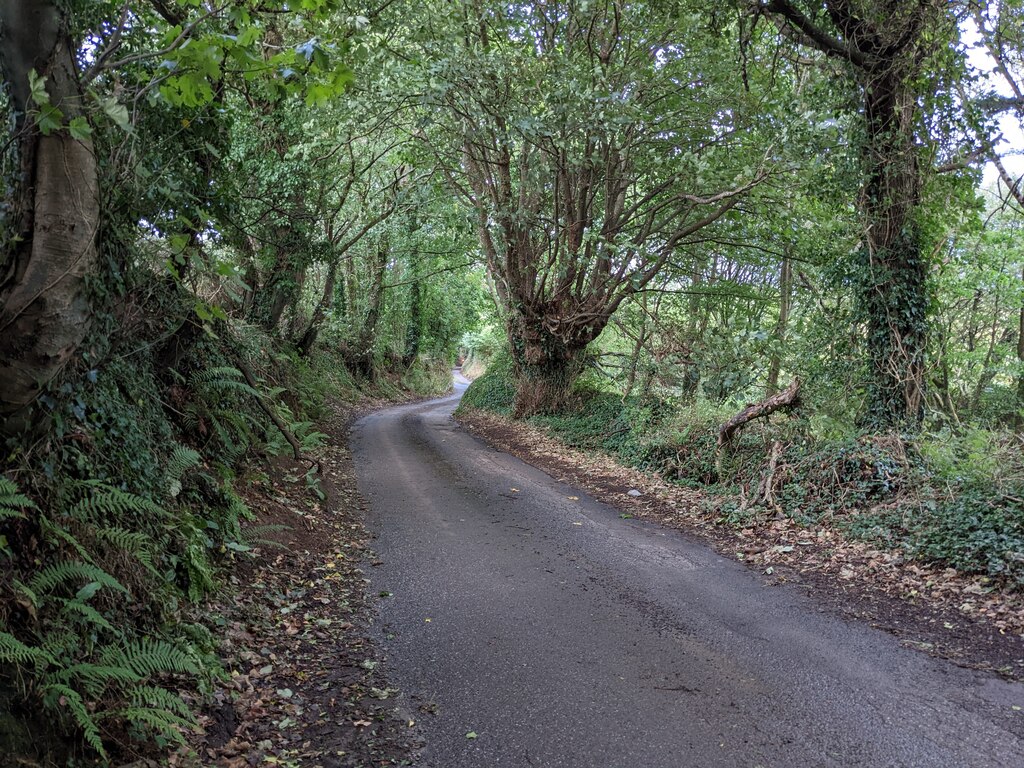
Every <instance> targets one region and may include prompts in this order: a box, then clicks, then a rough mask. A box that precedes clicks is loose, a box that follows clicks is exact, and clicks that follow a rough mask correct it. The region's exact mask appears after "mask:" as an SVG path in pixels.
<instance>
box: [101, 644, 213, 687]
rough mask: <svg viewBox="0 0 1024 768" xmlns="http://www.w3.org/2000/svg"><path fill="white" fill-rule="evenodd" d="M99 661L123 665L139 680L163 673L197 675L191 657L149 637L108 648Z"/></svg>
mask: <svg viewBox="0 0 1024 768" xmlns="http://www.w3.org/2000/svg"><path fill="white" fill-rule="evenodd" d="M101 658H102V659H103V661H104V663H106V664H108V665H110V666H126V667H128V668H129V669H131V670H132V671H133V672H135V673H136V674H138V675H139V676H140V677H142V678H148V677H152V676H153V675H157V674H160V673H163V672H177V673H179V674H187V675H198V674H199V667H198V665H197V664H196V662H195V659H193V658H192V656H191V655H189V654H188V653H186V652H185V651H183V650H181V649H180V648H179V647H177V646H176V645H172V644H171V643H168V642H165V641H163V640H156V639H154V638H151V637H143V638H141V639H139V640H134V641H131V642H128V643H125V644H124V645H122V646H120V647H114V648H108V649H107V650H105V651H104V652H103V653H102V654H101Z"/></svg>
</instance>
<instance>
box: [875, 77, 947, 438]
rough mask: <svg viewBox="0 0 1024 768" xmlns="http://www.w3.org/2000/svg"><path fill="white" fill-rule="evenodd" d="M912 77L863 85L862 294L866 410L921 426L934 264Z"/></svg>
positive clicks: (887, 421)
mask: <svg viewBox="0 0 1024 768" xmlns="http://www.w3.org/2000/svg"><path fill="white" fill-rule="evenodd" d="M894 70H895V71H894ZM908 80H909V75H908V74H906V73H903V72H900V71H899V70H898V69H896V68H889V69H886V70H885V71H883V72H881V73H880V74H878V75H874V76H870V77H869V78H868V81H867V82H866V83H865V86H864V93H865V104H864V106H865V120H866V126H867V141H866V142H865V146H864V151H863V154H864V163H865V166H866V168H865V172H866V174H867V178H866V182H865V185H864V188H863V190H862V193H861V194H862V199H861V207H862V210H863V215H864V221H865V233H864V245H863V247H862V248H861V250H860V253H859V258H860V264H859V265H858V266H859V273H860V277H861V284H860V286H859V300H860V308H861V312H862V314H863V318H864V322H865V324H866V327H867V352H868V365H869V369H870V370H869V381H868V389H867V395H868V401H867V412H866V414H865V416H866V420H867V421H868V423H870V424H871V425H872V426H875V427H881V428H887V427H899V426H905V427H911V428H913V427H916V426H917V425H919V424H920V423H921V419H922V417H923V415H924V404H925V375H924V372H925V347H926V344H927V335H928V310H929V295H928V267H927V262H926V253H925V248H924V243H923V242H922V239H921V234H920V228H919V226H918V223H917V222H916V221H915V218H914V217H915V209H916V208H917V206H918V205H919V203H920V198H921V175H920V172H919V169H918V166H917V150H916V147H915V146H914V118H915V109H916V100H915V98H914V94H913V93H912V91H911V90H910V88H909V87H908V83H907V81H908Z"/></svg>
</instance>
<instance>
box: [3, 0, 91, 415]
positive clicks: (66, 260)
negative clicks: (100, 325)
mask: <svg viewBox="0 0 1024 768" xmlns="http://www.w3.org/2000/svg"><path fill="white" fill-rule="evenodd" d="M0 24H2V38H0V59H2V68H3V76H4V80H5V82H6V83H8V84H9V92H10V98H11V103H12V106H13V108H14V111H15V113H16V115H17V125H16V131H17V151H18V153H19V159H20V163H21V177H20V178H19V179H17V180H16V182H15V184H14V192H13V195H12V196H10V197H9V198H8V201H7V202H8V204H9V207H10V210H11V212H12V213H11V215H12V219H13V220H11V221H8V222H7V224H6V228H7V230H8V232H9V233H11V234H14V235H15V237H11V238H10V239H9V240H8V241H7V246H8V247H7V248H6V252H5V253H3V254H2V256H0V259H2V262H0V422H2V427H0V428H2V431H3V432H5V433H8V434H9V433H12V432H17V431H20V430H22V429H24V428H26V427H27V425H28V423H29V421H30V418H31V414H30V410H31V408H30V406H31V405H32V403H33V402H34V401H35V400H36V398H37V397H38V396H39V394H40V393H41V392H42V391H43V389H44V388H45V386H46V385H47V383H49V382H50V381H51V380H52V379H53V378H54V377H55V376H57V374H58V373H60V371H61V370H62V369H63V368H64V366H65V365H67V363H68V362H69V361H70V360H71V359H72V358H73V357H74V355H75V353H76V352H77V351H78V349H79V346H80V345H81V343H82V341H83V339H84V338H85V335H86V333H87V332H88V329H89V325H90V321H91V319H92V307H91V305H90V300H89V296H88V292H87V286H86V281H87V278H88V277H89V276H90V275H91V274H92V273H93V272H94V271H95V268H96V263H97V254H98V250H97V232H98V230H99V219H100V204H99V178H98V170H97V163H96V156H95V152H94V149H93V145H92V142H91V141H90V140H89V139H75V138H72V137H71V135H70V133H69V132H68V131H67V130H66V129H65V128H61V129H60V130H55V131H53V132H51V133H50V134H49V135H42V134H41V132H40V131H39V130H38V128H37V127H36V126H35V124H34V122H33V120H32V118H31V117H30V116H28V114H27V113H28V112H29V110H30V109H31V108H32V105H31V104H30V102H29V87H28V77H29V71H30V70H33V69H34V70H35V71H36V72H37V73H38V74H39V75H41V76H43V77H45V79H46V90H47V93H48V94H49V98H50V102H51V104H53V106H54V107H56V108H57V109H59V110H60V111H61V112H62V114H63V122H64V124H65V125H66V124H67V122H68V121H69V120H71V119H72V118H74V117H78V116H81V115H82V114H83V108H82V93H81V89H80V87H79V81H78V70H77V66H76V63H75V45H74V41H73V40H72V39H71V38H70V36H69V34H68V32H67V30H66V26H65V24H64V20H63V19H62V17H61V12H60V10H59V8H58V4H57V3H56V2H50V1H47V0H34V1H33V2H23V1H22V0H4V2H2V3H0Z"/></svg>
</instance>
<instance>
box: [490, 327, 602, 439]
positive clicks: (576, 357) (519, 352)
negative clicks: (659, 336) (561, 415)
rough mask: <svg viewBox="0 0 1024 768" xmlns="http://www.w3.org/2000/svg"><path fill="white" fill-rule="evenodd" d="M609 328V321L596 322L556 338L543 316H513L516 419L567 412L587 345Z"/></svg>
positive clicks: (511, 337) (510, 331) (511, 336)
mask: <svg viewBox="0 0 1024 768" xmlns="http://www.w3.org/2000/svg"><path fill="white" fill-rule="evenodd" d="M607 324H608V318H604V319H600V320H594V321H592V323H590V324H589V325H587V326H572V327H567V328H560V330H561V333H559V334H558V335H555V334H553V333H552V332H551V330H550V329H549V328H548V324H546V323H545V321H544V314H543V313H537V314H534V313H527V312H524V311H518V312H517V311H515V310H513V311H512V312H510V313H509V319H508V325H507V332H508V338H509V342H510V347H511V351H512V360H513V362H514V364H515V366H514V367H515V377H516V397H515V404H514V405H513V408H512V416H513V418H516V419H521V418H526V417H528V416H533V415H535V414H538V413H550V412H553V411H557V410H559V409H561V408H563V407H564V406H565V405H566V402H567V401H568V399H569V396H570V395H571V394H572V388H573V384H575V383H576V380H577V379H578V378H579V376H580V374H581V373H583V369H584V367H585V363H586V351H587V345H588V344H589V343H590V342H591V341H593V340H594V339H595V338H597V336H598V335H599V334H600V333H601V331H603V330H604V327H605V325H607ZM566 325H568V324H566Z"/></svg>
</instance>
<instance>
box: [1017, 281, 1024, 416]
mask: <svg viewBox="0 0 1024 768" xmlns="http://www.w3.org/2000/svg"><path fill="white" fill-rule="evenodd" d="M1020 279H1021V289H1022V292H1021V300H1020V313H1019V314H1018V317H1017V319H1018V323H1017V364H1018V365H1019V366H1020V372H1019V373H1018V374H1017V418H1016V420H1015V421H1016V426H1017V430H1018V431H1020V430H1024V270H1021V273H1020Z"/></svg>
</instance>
